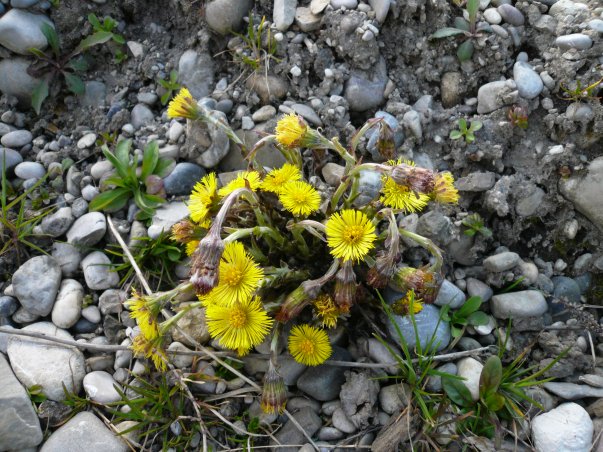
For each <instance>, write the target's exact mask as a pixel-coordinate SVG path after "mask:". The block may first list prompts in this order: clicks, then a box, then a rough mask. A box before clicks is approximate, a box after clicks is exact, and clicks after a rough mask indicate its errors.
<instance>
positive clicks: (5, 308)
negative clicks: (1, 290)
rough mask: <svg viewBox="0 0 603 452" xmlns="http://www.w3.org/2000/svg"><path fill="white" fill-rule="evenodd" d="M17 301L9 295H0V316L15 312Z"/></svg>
mask: <svg viewBox="0 0 603 452" xmlns="http://www.w3.org/2000/svg"><path fill="white" fill-rule="evenodd" d="M18 307H19V303H18V302H17V299H16V298H14V297H11V296H10V295H0V317H5V318H6V317H10V316H11V315H13V314H14V313H15V311H16V310H17V308H18Z"/></svg>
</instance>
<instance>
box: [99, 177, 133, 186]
mask: <svg viewBox="0 0 603 452" xmlns="http://www.w3.org/2000/svg"><path fill="white" fill-rule="evenodd" d="M126 183H127V181H124V179H122V178H121V177H119V176H118V175H117V174H114V175H112V176H109V177H107V178H106V179H104V180H103V185H105V186H109V185H115V186H116V187H124V188H128V187H127V186H126Z"/></svg>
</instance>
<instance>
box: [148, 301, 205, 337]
mask: <svg viewBox="0 0 603 452" xmlns="http://www.w3.org/2000/svg"><path fill="white" fill-rule="evenodd" d="M201 306H203V303H202V302H201V301H195V302H193V303H191V304H188V305H186V306H184V307H183V308H182V309H180V310H179V311H178V312H177V313H176V314H175V315H173V316H172V317H170V318H169V319H167V320H166V321H164V322H162V323H161V324H160V325H159V330H160V332H161V335H164V334H165V333H167V332H168V331H169V329H170V328H171V327H172V325H174V324H175V323H176V322H177V321H178V320H180V319H181V318H182V317H184V315H185V314H186V313H187V312H189V311H190V310H191V309H195V308H200V307H201Z"/></svg>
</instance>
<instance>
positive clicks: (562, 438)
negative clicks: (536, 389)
mask: <svg viewBox="0 0 603 452" xmlns="http://www.w3.org/2000/svg"><path fill="white" fill-rule="evenodd" d="M547 384H555V383H545V386H546V385H547ZM531 424H532V440H533V441H534V447H535V448H536V452H550V451H559V452H570V451H571V452H588V451H590V450H591V445H592V438H593V433H594V427H593V421H592V420H591V419H590V416H589V415H588V413H587V412H586V410H585V409H584V408H582V407H581V406H580V405H578V404H577V403H563V404H561V405H559V406H558V407H556V408H553V409H552V410H551V411H549V412H548V413H543V414H539V415H538V416H536V417H534V418H533V419H532V422H531Z"/></svg>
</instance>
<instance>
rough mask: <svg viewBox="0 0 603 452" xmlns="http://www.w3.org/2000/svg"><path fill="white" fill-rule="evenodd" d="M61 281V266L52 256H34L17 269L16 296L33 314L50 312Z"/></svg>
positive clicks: (15, 279)
mask: <svg viewBox="0 0 603 452" xmlns="http://www.w3.org/2000/svg"><path fill="white" fill-rule="evenodd" d="M60 283H61V267H60V266H59V264H58V263H57V261H55V260H54V259H53V258H52V257H50V256H36V257H32V258H31V259H29V260H28V261H26V262H25V263H24V264H22V265H21V266H20V267H19V268H18V269H17V271H15V273H14V275H13V278H12V286H13V290H14V292H15V297H16V298H17V299H18V300H19V302H20V303H21V305H22V306H23V307H24V308H25V309H27V310H28V311H29V312H31V313H32V314H36V315H40V316H46V315H48V314H50V311H51V310H52V306H53V304H54V301H55V299H56V295H57V292H58V290H59V284H60Z"/></svg>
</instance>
